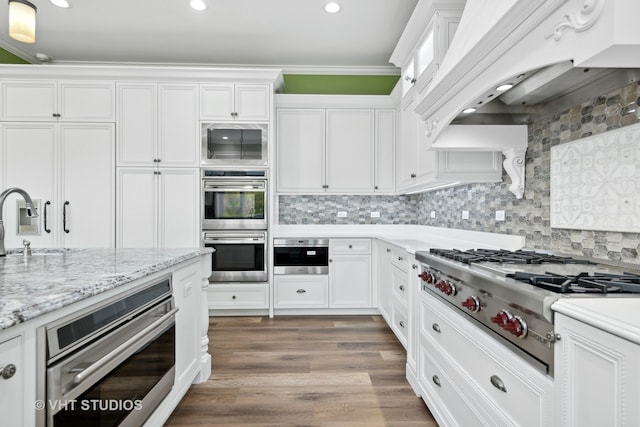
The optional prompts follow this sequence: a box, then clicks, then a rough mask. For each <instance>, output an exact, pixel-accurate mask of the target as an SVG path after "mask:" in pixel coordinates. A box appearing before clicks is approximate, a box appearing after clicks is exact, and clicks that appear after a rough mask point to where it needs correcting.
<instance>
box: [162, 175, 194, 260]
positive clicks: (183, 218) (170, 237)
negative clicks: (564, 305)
mask: <svg viewBox="0 0 640 427" xmlns="http://www.w3.org/2000/svg"><path fill="white" fill-rule="evenodd" d="M157 176H158V177H159V179H160V188H159V191H160V196H159V202H160V205H159V207H158V209H157V212H158V214H159V215H160V219H159V221H160V222H159V224H160V230H159V235H160V242H159V247H162V248H196V247H199V246H200V174H199V169H195V168H194V169H167V168H164V169H161V170H160V175H157Z"/></svg>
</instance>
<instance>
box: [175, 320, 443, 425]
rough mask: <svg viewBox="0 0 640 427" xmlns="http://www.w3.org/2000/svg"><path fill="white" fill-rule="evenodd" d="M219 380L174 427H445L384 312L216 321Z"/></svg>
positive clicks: (191, 402) (213, 345) (182, 410)
mask: <svg viewBox="0 0 640 427" xmlns="http://www.w3.org/2000/svg"><path fill="white" fill-rule="evenodd" d="M209 339H210V344H209V346H210V353H211V355H212V359H213V361H212V363H213V365H212V375H211V377H210V378H209V380H208V381H207V382H206V383H204V384H196V385H193V386H192V387H191V389H190V390H189V392H188V393H187V395H186V396H185V398H184V399H183V400H182V402H181V403H180V405H179V406H178V407H177V408H176V410H175V411H174V413H173V414H172V416H171V418H169V420H168V421H167V423H166V424H165V425H166V426H172V427H188V426H226V427H241V426H243V427H251V426H260V427H275V426H305V427H325V426H345V427H365V426H366V427H377V426H391V427H396V426H397V427H410V426H423V427H437V424H436V422H435V421H434V419H433V417H432V415H431V413H430V412H429V410H428V409H427V407H426V405H425V404H424V402H423V401H422V399H420V398H419V397H417V396H416V395H415V394H414V393H413V391H412V389H411V386H409V384H408V383H407V381H406V379H405V352H404V349H403V348H402V345H401V344H400V343H399V342H398V341H397V340H396V338H395V336H394V335H393V333H392V332H391V330H390V329H389V327H388V326H387V324H386V323H385V321H384V319H382V317H380V316H308V317H307V316H277V317H276V318H274V319H269V318H268V317H212V318H210V327H209Z"/></svg>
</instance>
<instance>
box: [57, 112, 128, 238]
mask: <svg viewBox="0 0 640 427" xmlns="http://www.w3.org/2000/svg"><path fill="white" fill-rule="evenodd" d="M114 164H115V135H114V125H113V124H103V125H100V124H90V125H89V124H87V125H83V124H73V125H72V124H64V125H60V174H61V175H60V183H61V195H60V199H59V200H60V202H59V203H62V204H63V206H62V213H61V214H65V215H63V225H62V227H63V228H62V231H61V232H60V236H61V246H63V247H65V248H82V247H85V248H111V247H113V246H114V243H115V215H114V200H115V168H114Z"/></svg>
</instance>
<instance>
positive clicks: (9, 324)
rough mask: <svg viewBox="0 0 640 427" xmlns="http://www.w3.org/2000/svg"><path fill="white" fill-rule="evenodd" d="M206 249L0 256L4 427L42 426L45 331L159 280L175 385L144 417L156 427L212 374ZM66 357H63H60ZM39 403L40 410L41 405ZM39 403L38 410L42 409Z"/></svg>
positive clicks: (0, 406) (0, 384) (39, 252)
mask: <svg viewBox="0 0 640 427" xmlns="http://www.w3.org/2000/svg"><path fill="white" fill-rule="evenodd" d="M210 258H211V250H210V249H201V248H196V249H70V250H69V249H45V250H37V249H34V250H33V254H32V255H31V256H30V257H23V255H22V253H21V251H10V252H9V254H8V255H7V256H6V257H3V258H0V368H5V367H9V366H11V369H7V370H5V372H7V373H8V372H10V371H12V373H11V375H10V376H9V375H8V377H4V378H2V379H0V393H1V394H2V396H5V397H6V399H5V398H4V397H3V401H2V402H0V410H2V412H3V414H5V416H8V417H9V418H8V420H7V419H6V420H5V421H7V422H8V424H7V425H14V426H21V425H24V426H34V425H43V424H42V422H43V421H44V416H43V411H44V409H42V407H45V408H46V407H49V408H51V406H55V404H56V403H55V402H48V399H46V398H44V397H43V390H44V388H45V386H44V385H45V372H46V369H45V367H44V366H43V365H44V363H43V361H44V360H46V358H47V354H48V351H47V348H46V346H45V345H43V338H42V337H43V336H44V332H43V331H44V330H45V327H46V326H48V325H51V324H55V323H56V322H60V320H61V319H66V318H68V317H70V316H74V314H75V313H93V312H94V311H92V310H93V309H94V308H95V307H100V306H101V305H103V304H105V302H109V301H118V300H119V299H121V298H123V296H129V295H133V294H134V293H136V292H138V290H140V289H146V288H150V286H151V285H153V284H155V283H159V282H160V281H162V280H164V281H165V282H168V283H170V292H171V294H172V296H173V301H172V303H173V304H175V308H176V309H177V311H175V347H176V349H175V382H174V384H173V387H172V388H171V391H170V393H169V394H168V395H167V396H166V397H165V398H164V400H162V402H161V403H160V405H159V406H158V407H157V409H156V410H155V411H154V412H153V413H152V414H151V416H150V418H149V419H148V421H147V422H148V423H149V424H148V425H160V424H162V423H163V422H164V420H165V419H166V418H167V417H168V416H169V415H170V413H171V411H172V410H173V408H174V407H175V405H177V403H178V402H179V401H180V399H181V398H182V396H183V395H184V393H186V391H187V390H188V388H189V386H190V385H191V384H192V383H193V382H202V381H204V380H206V378H208V376H209V374H210V365H211V362H210V360H211V359H210V355H209V354H208V337H207V329H208V321H207V316H206V287H207V285H208V275H209V274H210ZM65 357H66V356H65ZM42 401H44V405H42ZM39 404H40V405H39ZM34 407H35V411H34Z"/></svg>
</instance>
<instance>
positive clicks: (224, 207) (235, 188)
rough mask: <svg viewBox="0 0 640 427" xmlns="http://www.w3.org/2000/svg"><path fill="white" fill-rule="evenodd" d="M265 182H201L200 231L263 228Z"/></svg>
mask: <svg viewBox="0 0 640 427" xmlns="http://www.w3.org/2000/svg"><path fill="white" fill-rule="evenodd" d="M266 194H267V192H266V181H246V182H243V181H233V182H225V181H214V180H205V181H204V182H203V212H202V226H203V229H218V228H227V229H229V228H231V229H234V228H236V229H243V228H250V229H265V228H267V218H266V197H267V196H266Z"/></svg>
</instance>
